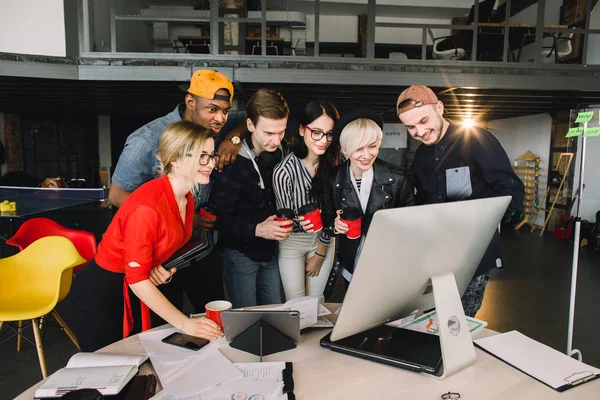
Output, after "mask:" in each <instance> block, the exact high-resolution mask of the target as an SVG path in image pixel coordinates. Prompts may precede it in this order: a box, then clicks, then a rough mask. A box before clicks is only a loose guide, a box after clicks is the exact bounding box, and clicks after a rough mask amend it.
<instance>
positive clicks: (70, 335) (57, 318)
mask: <svg viewBox="0 0 600 400" xmlns="http://www.w3.org/2000/svg"><path fill="white" fill-rule="evenodd" d="M52 316H53V317H54V319H56V321H58V323H59V324H60V326H61V327H62V328H63V330H64V331H65V333H66V334H67V336H68V337H69V339H71V341H72V342H73V344H74V345H75V346H77V350H80V351H81V348H80V347H79V343H78V342H77V338H76V337H75V334H73V331H71V329H69V327H68V326H67V324H66V323H65V320H64V319H62V317H61V316H60V314H59V313H58V312H57V311H56V310H52Z"/></svg>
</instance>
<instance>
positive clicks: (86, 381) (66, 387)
mask: <svg viewBox="0 0 600 400" xmlns="http://www.w3.org/2000/svg"><path fill="white" fill-rule="evenodd" d="M147 358H148V357H147V356H146V355H145V354H144V355H134V356H127V355H120V354H106V353H77V354H75V355H74V356H73V357H71V359H70V360H69V362H68V363H67V366H66V367H65V368H62V369H59V370H58V371H56V372H55V373H54V374H52V375H50V377H49V378H48V380H46V381H45V382H44V383H43V384H42V386H40V387H39V388H38V389H37V390H36V391H35V397H36V398H45V397H61V396H62V395H64V394H65V393H68V392H71V391H73V390H78V389H97V390H98V391H99V392H100V393H101V394H103V395H114V394H117V393H119V392H120V391H121V390H122V389H123V387H124V386H125V385H126V384H127V383H128V382H129V381H130V380H131V378H133V377H134V376H135V375H136V374H137V372H138V367H139V366H140V365H141V364H142V363H143V362H144V361H146V359H147Z"/></svg>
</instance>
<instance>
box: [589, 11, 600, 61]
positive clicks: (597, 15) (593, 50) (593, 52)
mask: <svg viewBox="0 0 600 400" xmlns="http://www.w3.org/2000/svg"><path fill="white" fill-rule="evenodd" d="M590 29H600V5H598V4H596V7H594V9H593V10H592V13H591V15H590ZM588 41H589V42H588V48H587V63H588V64H600V52H599V51H598V49H600V35H589V36H588Z"/></svg>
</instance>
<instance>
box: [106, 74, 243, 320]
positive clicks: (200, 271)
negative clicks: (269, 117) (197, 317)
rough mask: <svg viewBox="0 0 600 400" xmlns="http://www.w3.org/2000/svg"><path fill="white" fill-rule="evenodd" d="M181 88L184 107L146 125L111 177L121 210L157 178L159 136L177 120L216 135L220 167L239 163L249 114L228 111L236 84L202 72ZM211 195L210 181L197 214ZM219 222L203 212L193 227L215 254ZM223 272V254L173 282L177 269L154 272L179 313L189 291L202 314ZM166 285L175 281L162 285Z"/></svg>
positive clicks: (218, 295) (217, 294)
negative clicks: (245, 121)
mask: <svg viewBox="0 0 600 400" xmlns="http://www.w3.org/2000/svg"><path fill="white" fill-rule="evenodd" d="M180 89H182V90H183V91H185V92H187V94H186V95H185V99H184V102H183V103H181V104H179V105H177V107H175V110H173V111H172V112H170V113H169V114H167V115H165V116H163V117H160V118H157V119H155V120H154V121H151V122H149V123H147V124H146V125H144V126H142V127H141V128H139V129H138V130H136V131H135V132H133V133H132V134H131V135H129V137H128V138H127V141H126V142H125V147H124V149H123V152H122V153H121V156H120V157H119V161H118V162H117V166H116V168H115V171H114V174H113V176H112V183H111V186H110V192H109V195H108V199H109V201H110V203H111V204H112V205H113V206H115V207H120V206H121V204H122V203H123V201H124V200H125V199H126V198H127V197H128V196H129V195H130V194H131V192H133V191H134V190H135V189H137V188H138V187H139V186H141V185H142V184H144V183H146V182H148V181H150V180H152V179H153V178H155V177H156V174H157V171H158V165H159V164H158V159H157V158H156V153H157V151H158V144H159V142H160V137H161V135H162V133H163V132H164V130H165V128H166V127H167V126H169V125H170V124H172V123H174V122H177V121H181V120H184V121H190V122H193V123H195V124H197V125H200V126H202V127H204V128H207V129H210V130H211V131H212V132H213V134H214V139H215V148H218V149H219V155H220V161H219V164H218V165H217V168H218V169H222V168H223V166H224V165H227V164H229V163H230V162H234V161H235V158H236V156H237V153H238V151H239V148H240V143H241V139H243V138H244V137H245V135H246V130H245V123H244V116H245V113H244V112H241V111H238V112H231V113H230V112H229V110H230V109H231V102H232V100H233V84H232V83H231V81H230V80H229V79H227V78H226V77H225V76H224V75H223V74H221V73H219V72H217V71H212V70H198V71H196V72H194V74H193V75H192V78H191V80H190V84H189V87H188V86H187V85H182V86H180ZM226 122H228V123H227V124H226ZM209 194H210V183H209V184H207V185H200V190H199V192H198V193H197V194H196V195H195V199H194V200H195V208H196V211H197V210H198V209H199V207H200V206H201V205H202V204H204V203H205V202H206V201H207V200H208V196H209ZM215 222H216V219H214V218H206V217H203V216H201V215H200V214H199V213H195V215H194V229H195V231H196V233H198V232H199V231H200V233H201V234H202V235H204V238H205V240H208V241H209V244H210V250H212V248H213V247H214V239H213V234H212V232H208V231H209V230H212V229H213V227H214V225H215ZM210 250H209V251H210ZM221 271H222V268H221V264H220V257H219V254H218V252H217V251H210V254H208V255H207V256H206V258H204V259H202V260H200V262H199V263H195V264H192V266H191V267H189V268H185V269H183V270H181V271H180V272H179V273H178V274H176V275H175V276H173V279H172V281H169V279H170V278H171V276H172V275H173V274H174V273H175V270H174V269H173V270H172V271H167V270H165V269H164V268H162V267H158V268H155V269H154V270H153V271H152V275H151V280H152V281H153V283H155V284H156V285H160V289H161V291H162V292H163V294H164V295H165V296H166V297H167V298H168V299H169V301H170V302H171V303H172V304H173V305H175V306H176V307H177V308H178V309H180V310H181V309H182V308H183V291H185V292H186V294H187V295H188V298H189V299H190V302H191V303H192V306H193V307H194V310H195V311H196V312H203V311H204V305H205V304H206V303H207V302H208V301H211V300H217V299H222V298H223V297H224V293H223V283H222V282H223V281H222V272H221ZM166 282H170V283H169V284H168V285H163V283H166ZM152 317H153V326H155V325H156V324H158V323H160V322H161V321H160V320H158V321H157V322H155V321H154V319H155V316H154V315H152Z"/></svg>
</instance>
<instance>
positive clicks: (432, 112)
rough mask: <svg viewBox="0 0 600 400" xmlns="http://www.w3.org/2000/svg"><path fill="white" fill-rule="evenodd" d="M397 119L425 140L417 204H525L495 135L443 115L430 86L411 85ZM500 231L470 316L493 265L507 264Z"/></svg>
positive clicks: (467, 303) (417, 166) (474, 285)
mask: <svg viewBox="0 0 600 400" xmlns="http://www.w3.org/2000/svg"><path fill="white" fill-rule="evenodd" d="M396 110H397V112H398V118H400V121H401V122H402V123H403V124H404V125H405V126H406V129H407V130H408V133H409V134H410V136H412V137H413V138H414V139H415V140H418V141H419V142H421V143H422V145H421V146H419V147H418V148H417V151H416V153H415V158H414V160H413V165H412V169H413V173H414V184H415V189H416V195H415V203H416V204H433V203H444V202H448V201H460V200H470V199H482V198H486V197H495V196H505V195H509V196H512V200H511V202H510V205H509V206H508V211H509V213H510V212H514V211H516V210H518V209H519V208H520V207H521V204H523V198H524V196H525V192H524V186H523V182H521V180H520V179H519V177H517V175H516V174H515V173H514V171H513V169H512V167H511V165H510V161H509V159H508V156H507V155H506V152H505V151H504V149H503V148H502V145H501V144H500V142H499V141H498V139H496V137H494V135H493V134H492V133H491V132H490V131H488V130H486V129H483V128H480V127H477V126H474V127H472V128H463V127H461V126H459V125H456V124H454V123H453V122H451V121H448V120H446V119H445V118H444V117H443V113H444V103H442V102H441V101H439V100H438V98H437V96H436V95H435V93H434V92H433V91H432V90H431V89H430V88H428V87H427V86H411V87H409V88H408V89H406V90H405V91H403V92H402V93H401V94H400V96H399V97H398V101H397V103H396ZM502 266H503V265H502V248H501V244H500V235H499V234H498V232H496V235H494V237H493V238H492V242H491V243H490V245H489V247H488V249H487V251H486V252H485V254H484V256H483V259H482V260H481V262H480V264H479V267H478V268H477V271H476V272H475V276H474V277H473V280H472V281H471V283H470V285H469V287H468V288H467V290H466V291H465V293H464V295H463V297H462V303H463V308H464V310H465V315H467V316H470V317H474V316H475V314H477V311H478V310H479V308H480V307H481V304H482V302H483V295H484V292H485V288H486V286H487V283H488V280H489V279H490V270H491V269H493V268H495V267H498V268H500V267H502Z"/></svg>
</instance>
